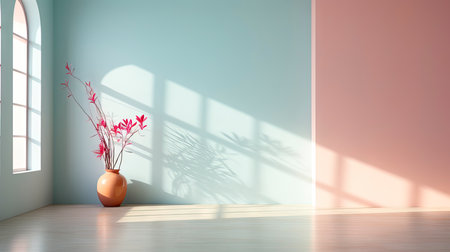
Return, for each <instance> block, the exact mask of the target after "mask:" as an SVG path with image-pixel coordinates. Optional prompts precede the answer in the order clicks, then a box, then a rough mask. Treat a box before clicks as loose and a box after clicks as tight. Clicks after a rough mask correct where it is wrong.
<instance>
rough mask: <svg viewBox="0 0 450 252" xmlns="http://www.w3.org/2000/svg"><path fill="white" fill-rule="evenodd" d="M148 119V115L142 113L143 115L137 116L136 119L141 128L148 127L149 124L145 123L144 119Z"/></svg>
mask: <svg viewBox="0 0 450 252" xmlns="http://www.w3.org/2000/svg"><path fill="white" fill-rule="evenodd" d="M145 120H147V117H144V115H141V117H139V116H136V121H138V122H139V127H140V128H141V130H143V129H145V127H147V125H144V121H145Z"/></svg>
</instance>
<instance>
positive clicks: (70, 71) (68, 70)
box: [66, 62, 72, 75]
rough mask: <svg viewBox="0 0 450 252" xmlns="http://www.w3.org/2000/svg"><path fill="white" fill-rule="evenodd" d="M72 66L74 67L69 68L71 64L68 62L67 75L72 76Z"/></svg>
mask: <svg viewBox="0 0 450 252" xmlns="http://www.w3.org/2000/svg"><path fill="white" fill-rule="evenodd" d="M71 66H72V65H70V66H69V64H68V63H67V62H66V69H67V73H66V74H69V75H72V69H70V67H71Z"/></svg>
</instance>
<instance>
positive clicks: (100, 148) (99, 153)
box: [94, 142, 105, 159]
mask: <svg viewBox="0 0 450 252" xmlns="http://www.w3.org/2000/svg"><path fill="white" fill-rule="evenodd" d="M94 153H95V154H97V157H98V158H100V159H102V156H103V154H104V153H105V146H104V145H103V142H101V143H100V144H99V145H98V150H96V151H94Z"/></svg>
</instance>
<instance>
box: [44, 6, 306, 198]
mask: <svg viewBox="0 0 450 252" xmlns="http://www.w3.org/2000/svg"><path fill="white" fill-rule="evenodd" d="M310 17H311V16H310V1H308V0H282V1H280V0H227V1H219V0H190V1H185V0H169V1H167V0H146V1H144V0H142V1H137V0H134V1H111V0H108V1H107V0H96V1H91V0H77V1H71V0H58V1H55V5H54V18H55V30H54V35H55V40H54V43H55V60H54V71H55V72H54V73H55V75H54V79H55V83H60V82H63V81H64V80H65V77H66V76H65V74H64V73H65V71H64V64H65V62H66V61H69V62H71V63H72V64H73V66H74V67H75V68H76V69H77V70H76V71H77V74H78V75H79V76H81V77H82V78H84V79H86V80H91V81H93V82H94V83H95V85H96V86H95V88H96V89H97V90H98V92H99V93H100V94H101V101H102V102H103V104H104V107H105V109H106V110H107V111H108V112H114V115H115V116H116V119H117V117H118V116H119V115H122V114H128V115H129V116H134V115H135V114H137V113H145V114H147V115H148V114H150V115H151V126H150V129H149V130H148V131H147V132H146V133H145V136H143V137H140V138H137V139H136V141H137V142H136V143H135V144H134V145H133V147H132V150H133V153H132V154H129V153H127V154H126V156H125V159H124V162H123V167H122V171H121V173H123V174H124V175H125V176H126V177H127V179H128V182H129V185H128V186H129V190H128V194H127V198H126V202H128V203H299V204H307V205H309V204H312V201H313V197H312V189H313V185H312V182H311V177H312V176H311V174H312V173H313V172H314V171H313V169H312V159H311V155H312V153H311V148H312V147H311V143H310V140H311V114H310V109H311V107H310V106H311V105H310V104H311V97H310V70H311V66H310V41H311V35H310V33H311V32H310V25H311V24H310ZM55 88H56V89H55V93H54V104H55V106H54V119H55V120H54V132H55V137H54V165H55V167H54V183H53V185H54V186H53V195H54V202H55V203H98V200H97V195H96V183H97V179H98V177H99V176H100V175H101V174H102V173H103V170H102V168H103V164H102V162H101V161H99V160H98V159H96V158H95V156H94V155H93V154H92V150H94V149H95V148H96V145H97V143H96V141H95V139H93V138H89V137H90V136H91V135H92V134H94V131H93V129H91V128H89V125H88V123H87V122H86V119H85V118H84V117H83V114H82V113H81V112H80V111H79V110H78V108H77V107H76V106H75V105H74V104H73V103H69V101H67V99H66V95H65V92H64V90H63V89H62V88H60V87H59V86H58V85H55ZM76 94H77V95H82V93H80V92H77V93H76Z"/></svg>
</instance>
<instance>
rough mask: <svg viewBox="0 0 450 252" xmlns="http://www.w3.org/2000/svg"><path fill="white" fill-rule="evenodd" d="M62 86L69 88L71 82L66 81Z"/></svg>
mask: <svg viewBox="0 0 450 252" xmlns="http://www.w3.org/2000/svg"><path fill="white" fill-rule="evenodd" d="M61 85H63V86H65V87H66V88H68V87H69V81H68V80H66V81H65V82H64V83H61Z"/></svg>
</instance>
